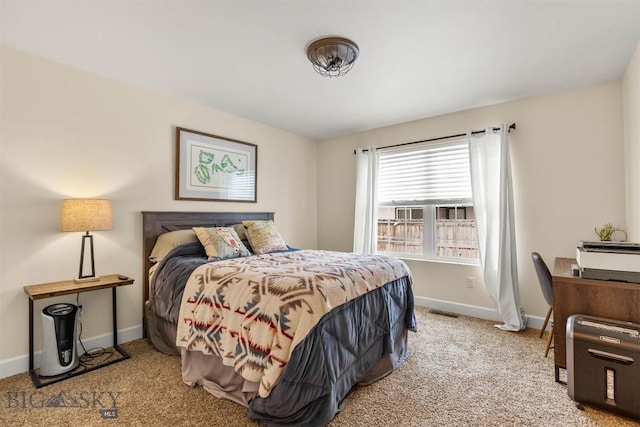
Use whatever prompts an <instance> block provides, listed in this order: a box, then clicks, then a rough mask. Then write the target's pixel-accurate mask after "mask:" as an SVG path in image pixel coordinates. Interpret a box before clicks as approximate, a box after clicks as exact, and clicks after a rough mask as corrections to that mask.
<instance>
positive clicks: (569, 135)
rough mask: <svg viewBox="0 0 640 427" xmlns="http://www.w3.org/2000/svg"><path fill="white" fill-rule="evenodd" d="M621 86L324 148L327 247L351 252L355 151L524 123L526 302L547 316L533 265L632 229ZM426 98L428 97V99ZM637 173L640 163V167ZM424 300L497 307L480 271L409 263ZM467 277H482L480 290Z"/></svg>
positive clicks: (517, 137) (517, 166)
mask: <svg viewBox="0 0 640 427" xmlns="http://www.w3.org/2000/svg"><path fill="white" fill-rule="evenodd" d="M621 87H622V84H621V81H613V82H609V83H604V84H599V85H596V86H589V87H584V88H580V89H577V90H572V91H568V92H562V93H556V94H552V95H548V96H542V97H536V98H529V99H523V100H519V101H514V102H507V103H503V104H498V105H494V106H489V107H483V108H477V109H473V110H467V111H462V112H459V113H455V114H448V115H443V116H439V117H432V118H427V119H423V120H418V121H415V122H410V123H405V124H401V125H396V126H390V127H386V128H382V129H376V130H372V131H368V132H363V133H358V134H355V135H350V136H346V137H342V138H335V139H329V140H325V141H321V143H320V146H319V150H318V156H319V161H318V209H319V211H318V212H319V214H318V218H319V222H318V231H319V237H318V244H319V247H320V248H323V249H336V250H350V249H351V248H352V241H353V211H354V202H353V200H354V186H355V182H354V176H355V174H354V155H353V149H354V148H355V147H366V146H369V145H376V146H379V147H380V146H385V145H390V144H396V143H401V142H408V141H416V140H421V139H427V138H433V137H439V136H444V135H451V134H457V133H463V132H465V131H466V130H468V129H483V128H484V127H486V126H488V125H496V124H500V123H502V122H516V123H517V130H516V131H515V132H512V133H511V134H510V141H511V157H512V166H513V183H514V193H515V215H516V238H517V251H518V270H519V278H520V294H521V302H522V305H523V306H524V309H525V311H526V312H527V314H529V315H533V316H544V314H545V311H546V303H545V302H544V299H543V298H542V294H541V292H540V287H539V284H538V281H537V278H536V276H535V272H534V269H533V265H532V262H531V255H530V254H531V252H532V251H538V252H540V253H541V254H542V256H543V258H544V259H545V260H546V261H547V262H548V263H549V264H551V266H550V268H552V267H553V266H552V264H553V260H554V258H555V257H574V256H575V248H576V245H577V244H578V243H579V241H580V240H581V239H582V240H585V239H589V240H592V239H594V238H596V236H595V234H594V231H593V229H594V227H595V226H599V225H600V224H602V223H603V222H606V221H611V222H613V223H614V224H620V225H623V224H624V220H625V211H624V210H625V190H624V184H625V183H624V169H623V167H624V159H623V151H624V144H623V132H622V129H623V123H622V116H623V115H622V92H621V91H622V89H621ZM425 96H427V95H425ZM636 165H637V164H636ZM408 264H409V266H410V267H411V269H412V271H413V274H414V279H415V286H414V292H415V294H416V296H417V297H419V298H420V297H423V298H431V299H438V300H446V301H450V302H454V303H458V304H467V305H471V306H479V307H485V308H492V307H493V306H492V304H491V302H490V300H489V298H488V296H487V295H486V292H485V291H484V287H483V285H482V283H483V282H482V279H481V276H482V274H481V271H480V267H474V266H462V265H455V264H445V263H437V262H427V261H408ZM467 276H474V277H476V278H477V280H476V283H478V285H477V286H476V288H474V289H468V288H467V287H466V283H465V279H466V277H467Z"/></svg>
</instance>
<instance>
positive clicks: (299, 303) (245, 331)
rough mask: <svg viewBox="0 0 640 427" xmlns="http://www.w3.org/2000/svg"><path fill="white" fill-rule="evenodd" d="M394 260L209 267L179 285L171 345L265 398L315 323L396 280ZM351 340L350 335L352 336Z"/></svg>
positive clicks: (267, 261)
mask: <svg viewBox="0 0 640 427" xmlns="http://www.w3.org/2000/svg"><path fill="white" fill-rule="evenodd" d="M405 276H407V277H409V278H410V277H411V276H410V272H409V269H408V268H407V266H406V265H405V264H404V262H402V261H401V260H398V259H395V258H390V257H386V256H380V255H358V254H346V253H342V252H330V251H313V250H301V251H295V252H286V253H274V254H265V255H259V256H252V257H246V258H234V259H230V260H226V261H217V262H214V263H209V264H205V265H202V266H200V267H198V268H197V269H196V270H195V271H194V272H193V274H192V275H191V277H190V279H189V281H188V282H187V285H186V288H185V291H184V295H183V300H182V305H181V308H180V316H179V318H178V333H177V338H176V345H177V346H178V347H181V348H184V349H186V350H189V351H200V352H202V353H205V354H214V355H217V356H219V357H221V358H222V360H223V363H224V364H225V365H228V366H232V367H233V368H234V370H235V371H236V372H237V373H238V374H240V375H241V376H242V377H243V378H245V379H247V380H250V381H255V382H259V384H260V386H259V395H260V396H261V397H267V396H268V395H269V393H270V392H271V389H272V388H273V387H274V386H275V385H276V383H277V382H278V379H279V377H280V375H281V373H282V370H283V368H284V366H285V365H286V363H287V361H288V360H289V357H290V355H291V353H292V351H293V349H294V348H295V346H296V345H297V344H298V343H300V342H301V341H302V340H303V339H304V338H305V337H306V336H307V334H308V333H309V332H310V331H311V329H312V328H313V327H314V325H315V324H316V323H317V322H318V321H319V320H320V318H321V317H322V316H323V315H324V314H326V313H328V312H329V311H330V310H331V309H332V308H335V307H337V306H339V305H341V304H343V303H345V302H347V301H350V300H353V299H355V298H356V297H358V296H360V295H363V294H365V293H367V292H369V291H371V290H373V289H376V288H379V287H381V286H383V285H385V284H386V283H388V282H391V281H393V280H396V279H398V278H401V277H405ZM353 339H357V337H353Z"/></svg>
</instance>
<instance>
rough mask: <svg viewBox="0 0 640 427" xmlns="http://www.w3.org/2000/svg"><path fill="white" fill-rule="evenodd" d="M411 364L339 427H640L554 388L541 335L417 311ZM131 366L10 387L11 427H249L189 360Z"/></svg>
mask: <svg viewBox="0 0 640 427" xmlns="http://www.w3.org/2000/svg"><path fill="white" fill-rule="evenodd" d="M416 313H417V317H418V328H419V329H418V332H417V333H411V334H410V335H409V340H410V342H409V344H410V349H411V355H410V356H409V358H408V359H407V361H406V362H405V363H404V364H403V365H402V366H401V367H400V368H399V369H397V370H396V371H395V372H393V373H392V374H391V375H389V376H387V377H386V378H384V379H382V380H380V381H378V382H376V383H374V384H372V385H369V386H364V387H359V388H357V390H356V391H355V392H354V393H353V394H352V395H351V396H350V397H349V399H348V401H347V403H346V405H345V408H344V409H343V410H342V412H340V413H339V414H338V415H337V416H336V417H335V418H334V420H333V421H332V422H331V423H330V424H329V425H330V426H331V427H347V426H348V427H358V426H363V427H364V426H407V427H409V426H425V427H427V426H434V427H435V426H544V427H551V426H600V427H601V426H616V427H618V426H619V427H626V426H635V427H638V426H640V422H638V421H635V420H632V419H629V418H625V417H621V416H618V415H614V414H612V413H609V412H606V411H602V410H598V409H595V408H591V407H588V406H586V407H585V408H584V410H580V409H578V408H576V405H575V404H574V402H572V401H571V400H570V399H569V397H568V396H567V391H566V387H565V386H563V385H561V384H557V383H555V382H554V380H553V358H552V356H550V357H548V358H544V357H543V353H544V341H545V340H544V339H540V338H538V333H539V331H538V330H530V329H528V330H526V331H523V332H520V333H512V332H504V331H500V330H498V329H497V328H494V327H493V326H492V325H493V324H492V323H491V322H487V321H484V320H479V319H474V318H470V317H464V316H460V317H457V318H454V317H448V316H443V315H438V314H433V313H430V312H429V311H428V310H427V309H425V308H420V307H419V308H417V310H416ZM123 348H124V349H126V350H127V351H128V352H130V354H131V359H130V360H127V361H123V362H120V363H116V364H114V365H111V366H108V367H104V368H101V369H98V370H96V371H93V372H90V373H87V374H84V375H80V376H77V377H74V378H71V379H68V380H65V381H62V382H59V383H56V384H52V385H49V386H46V387H43V388H40V389H35V388H34V386H33V384H32V383H31V379H30V378H29V375H28V374H26V373H25V374H19V375H15V376H13V377H9V378H5V379H3V380H0V391H1V393H2V397H3V404H2V406H1V407H0V425H3V426H48V427H55V426H70V425H71V426H105V425H126V426H186V425H207V426H225V427H226V426H229V427H234V426H238V427H240V426H243V427H244V426H248V427H259V424H258V423H256V422H254V421H252V420H250V419H249V418H248V417H247V409H246V408H244V407H242V406H240V405H238V404H236V403H233V402H230V401H226V400H221V399H217V398H215V397H213V396H212V395H210V394H209V393H207V392H206V391H205V390H203V389H202V388H201V387H196V388H190V387H187V386H186V385H184V384H183V383H182V379H181V375H180V359H179V358H178V357H172V356H166V355H164V354H161V353H159V352H157V351H155V350H154V349H153V348H152V347H151V345H150V344H149V343H148V342H147V341H145V340H136V341H132V342H129V343H126V344H124V345H123Z"/></svg>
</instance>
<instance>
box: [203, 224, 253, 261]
mask: <svg viewBox="0 0 640 427" xmlns="http://www.w3.org/2000/svg"><path fill="white" fill-rule="evenodd" d="M193 231H194V232H195V233H196V236H198V240H200V243H202V246H204V250H205V251H206V252H207V256H208V257H209V259H227V258H237V257H241V256H249V255H251V252H249V250H248V249H247V247H246V246H245V245H244V244H243V243H242V241H241V240H240V238H239V237H238V234H237V233H236V232H235V230H234V229H233V227H213V228H205V227H194V228H193Z"/></svg>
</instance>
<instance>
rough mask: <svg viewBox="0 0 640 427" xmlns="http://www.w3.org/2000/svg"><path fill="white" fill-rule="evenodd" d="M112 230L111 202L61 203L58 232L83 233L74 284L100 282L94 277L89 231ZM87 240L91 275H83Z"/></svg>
mask: <svg viewBox="0 0 640 427" xmlns="http://www.w3.org/2000/svg"><path fill="white" fill-rule="evenodd" d="M112 228H113V220H112V212H111V201H110V200H104V199H65V200H63V201H62V213H61V215H60V231H84V232H85V233H86V234H85V235H84V236H82V246H81V248H80V269H79V272H78V278H77V279H74V282H75V283H84V282H93V281H97V280H100V278H99V277H97V276H96V269H95V263H94V261H93V236H92V235H91V234H89V232H90V231H101V230H111V229H112ZM87 240H89V246H90V253H91V273H90V274H83V273H84V253H85V242H86V241H87Z"/></svg>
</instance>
